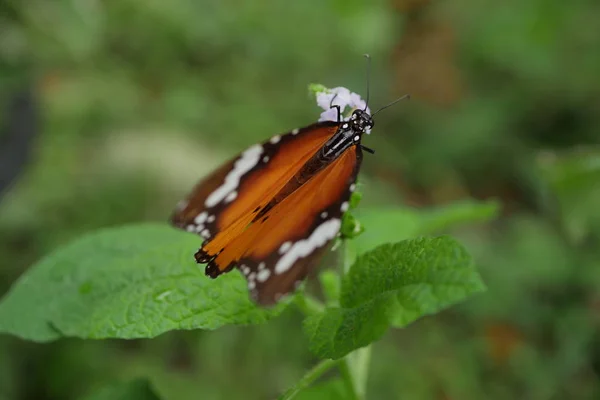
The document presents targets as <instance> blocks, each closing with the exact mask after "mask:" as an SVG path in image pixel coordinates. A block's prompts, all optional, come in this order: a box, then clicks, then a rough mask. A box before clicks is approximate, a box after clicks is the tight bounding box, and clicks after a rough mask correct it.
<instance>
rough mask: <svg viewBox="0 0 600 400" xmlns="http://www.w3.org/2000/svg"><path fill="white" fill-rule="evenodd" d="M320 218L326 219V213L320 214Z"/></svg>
mask: <svg viewBox="0 0 600 400" xmlns="http://www.w3.org/2000/svg"><path fill="white" fill-rule="evenodd" d="M321 218H323V219H325V218H327V211H323V212H322V213H321Z"/></svg>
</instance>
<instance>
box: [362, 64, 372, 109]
mask: <svg viewBox="0 0 600 400" xmlns="http://www.w3.org/2000/svg"><path fill="white" fill-rule="evenodd" d="M365 58H366V59H367V101H366V102H365V109H364V110H363V111H367V107H368V106H369V94H370V93H369V92H370V90H369V89H370V86H371V56H370V55H368V54H365Z"/></svg>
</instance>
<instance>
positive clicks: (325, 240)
mask: <svg viewBox="0 0 600 400" xmlns="http://www.w3.org/2000/svg"><path fill="white" fill-rule="evenodd" d="M405 97H406V96H405ZM317 99H318V102H319V104H320V105H321V106H324V105H326V104H327V102H329V109H326V111H325V112H324V113H323V114H322V115H321V120H320V122H317V123H315V124H312V125H309V126H307V127H305V128H302V129H294V130H293V131H291V132H289V133H287V134H284V135H277V136H273V137H272V138H271V139H269V140H267V141H265V142H263V143H261V144H256V145H254V146H251V147H250V148H248V149H247V150H246V151H244V152H243V153H241V154H240V155H238V156H237V157H235V158H234V159H232V160H231V161H229V162H228V163H226V164H224V165H223V166H222V167H220V168H219V169H217V170H216V171H215V172H213V173H212V174H210V175H209V176H208V177H206V178H205V179H204V180H202V181H201V182H200V183H199V184H198V185H197V186H196V187H195V188H194V190H193V191H192V193H191V194H190V196H189V197H188V198H187V199H186V200H184V201H183V202H181V203H180V205H179V206H178V207H177V210H176V211H175V212H174V214H173V216H172V217H171V221H172V223H173V224H174V225H175V226H177V227H179V228H181V229H185V230H187V231H190V232H195V233H197V234H199V235H200V236H201V237H203V238H204V239H205V241H204V243H203V244H202V247H201V248H200V249H199V250H198V252H197V253H196V254H195V258H196V261H197V262H198V263H207V265H206V270H205V271H206V275H208V276H210V277H211V278H216V277H217V276H219V275H221V274H222V273H224V272H228V271H230V270H231V269H233V268H234V267H237V268H238V269H239V270H240V271H241V272H242V274H243V275H244V276H245V277H246V279H247V281H248V289H249V290H250V293H251V296H252V298H253V299H254V300H255V301H257V302H258V303H260V304H262V305H270V304H273V303H275V302H276V301H277V300H278V299H279V298H280V297H281V296H283V295H285V294H287V293H289V292H291V291H292V290H293V289H294V288H295V286H296V285H297V284H298V283H300V282H301V281H302V280H303V279H304V278H305V277H306V275H307V274H308V272H309V271H310V269H311V268H312V267H314V265H315V263H316V262H317V261H318V259H319V256H320V255H321V254H322V252H323V251H324V249H325V248H326V247H327V245H328V244H329V243H330V242H331V241H332V240H333V239H334V238H335V237H336V235H337V234H338V232H339V231H340V227H341V223H342V222H341V221H342V219H341V218H342V214H343V213H344V212H345V211H346V210H347V209H348V204H349V203H348V201H349V199H350V195H351V194H352V191H354V189H355V187H356V176H357V174H358V171H359V168H360V164H361V161H362V149H365V150H367V151H369V152H372V150H370V149H368V148H366V147H364V146H362V145H361V143H360V142H361V138H362V135H363V134H364V133H368V132H369V130H370V129H371V128H372V127H373V125H374V123H373V119H372V116H371V114H370V112H369V110H368V108H367V105H366V103H365V102H364V101H362V100H361V99H360V97H359V96H358V95H355V94H353V93H350V92H349V91H348V89H345V88H336V89H332V90H330V91H328V92H326V93H321V94H318V95H317ZM397 101H398V100H397ZM336 102H337V104H335V103H336ZM394 103H395V102H394ZM392 104H393V103H392ZM357 105H364V107H359V108H356V106H357ZM390 105H391V104H390ZM346 106H351V107H352V108H355V109H354V111H353V112H352V115H351V116H350V117H349V118H347V119H346V120H344V119H343V118H342V108H345V107H346ZM353 106H354V107H353ZM388 106H389V105H388ZM386 107H387V106H386ZM386 107H384V108H386ZM323 108H326V106H325V107H323ZM382 109H383V108H382ZM329 110H333V111H335V112H336V114H337V118H336V120H335V121H330V120H327V119H328V118H330V117H331V115H330V111H329Z"/></svg>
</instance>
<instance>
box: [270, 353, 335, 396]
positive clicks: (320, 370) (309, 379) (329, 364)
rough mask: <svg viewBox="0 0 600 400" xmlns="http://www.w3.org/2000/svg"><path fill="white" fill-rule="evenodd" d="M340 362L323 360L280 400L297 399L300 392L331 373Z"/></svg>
mask: <svg viewBox="0 0 600 400" xmlns="http://www.w3.org/2000/svg"><path fill="white" fill-rule="evenodd" d="M339 362H340V360H323V361H321V362H320V363H318V364H317V365H315V366H314V367H313V368H312V369H311V370H310V371H308V372H307V373H306V374H305V375H304V376H303V377H302V379H300V380H299V381H298V383H296V384H295V385H294V386H292V387H291V388H289V389H288V390H287V391H286V392H285V393H284V394H282V395H281V396H280V397H279V400H290V399H293V398H294V397H296V395H297V394H298V393H300V391H302V390H303V389H306V388H307V387H308V386H310V384H311V383H313V382H314V381H315V380H317V379H318V378H319V377H320V376H321V375H323V374H324V373H325V372H327V371H329V370H330V369H331V368H333V367H335V366H336V365H337V364H338V363H339Z"/></svg>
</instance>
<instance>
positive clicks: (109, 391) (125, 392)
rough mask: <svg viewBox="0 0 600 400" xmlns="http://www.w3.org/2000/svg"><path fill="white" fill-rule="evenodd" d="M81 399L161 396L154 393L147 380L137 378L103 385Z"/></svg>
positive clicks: (146, 399)
mask: <svg viewBox="0 0 600 400" xmlns="http://www.w3.org/2000/svg"><path fill="white" fill-rule="evenodd" d="M81 400H160V398H159V397H158V396H157V395H156V393H154V391H153V390H152V387H151V385H150V383H149V382H148V381H147V380H145V379H136V380H133V381H130V382H126V383H117V384H113V385H109V386H106V387H103V388H101V389H98V390H97V391H96V392H94V393H93V394H91V395H89V396H85V397H84V398H82V399H81Z"/></svg>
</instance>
